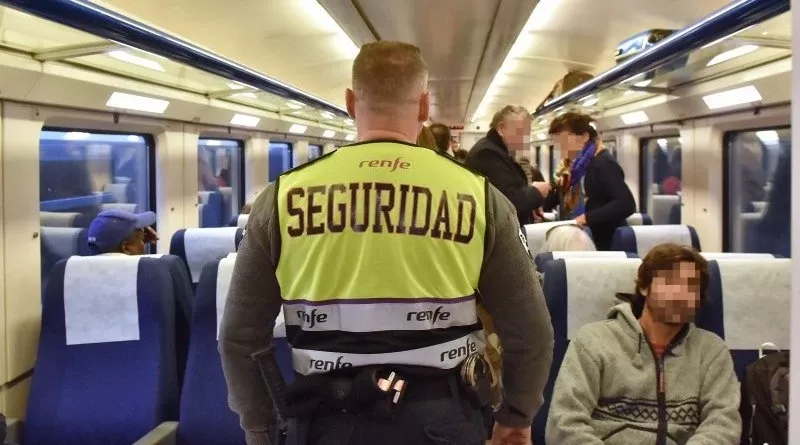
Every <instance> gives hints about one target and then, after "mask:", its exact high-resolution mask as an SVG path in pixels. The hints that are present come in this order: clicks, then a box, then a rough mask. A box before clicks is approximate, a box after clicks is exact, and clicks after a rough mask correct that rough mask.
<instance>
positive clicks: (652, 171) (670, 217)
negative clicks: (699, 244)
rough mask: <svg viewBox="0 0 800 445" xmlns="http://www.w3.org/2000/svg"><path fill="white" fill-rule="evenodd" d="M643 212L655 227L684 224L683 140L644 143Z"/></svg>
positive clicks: (664, 138)
mask: <svg viewBox="0 0 800 445" xmlns="http://www.w3.org/2000/svg"><path fill="white" fill-rule="evenodd" d="M640 149H641V169H642V170H641V171H642V174H641V176H640V177H641V194H640V197H641V199H640V203H641V204H640V211H641V212H642V213H648V214H649V215H650V217H651V218H652V219H653V224H680V223H681V138H680V137H679V136H677V135H675V136H662V137H657V138H646V139H642V140H641V146H640Z"/></svg>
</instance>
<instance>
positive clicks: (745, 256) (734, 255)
mask: <svg viewBox="0 0 800 445" xmlns="http://www.w3.org/2000/svg"><path fill="white" fill-rule="evenodd" d="M700 255H701V256H702V257H703V258H705V259H706V260H708V261H712V260H765V259H770V258H775V255H773V254H771V253H738V252H700Z"/></svg>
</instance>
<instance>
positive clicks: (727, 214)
mask: <svg viewBox="0 0 800 445" xmlns="http://www.w3.org/2000/svg"><path fill="white" fill-rule="evenodd" d="M791 129H792V126H791V124H788V125H772V126H768V127H749V128H737V129H734V130H727V131H725V132H724V133H722V251H723V252H730V251H731V249H732V247H733V243H732V242H731V241H732V240H731V224H730V222H731V216H732V209H731V171H730V162H731V144H730V142H731V139H733V137H735V136H736V135H737V134H740V133H755V132H758V131H771V130H775V131H777V130H789V131H790V132H791ZM765 179H767V180H768V179H769V178H765ZM790 211H791V209H790ZM789 218H790V220H791V215H790V217H789Z"/></svg>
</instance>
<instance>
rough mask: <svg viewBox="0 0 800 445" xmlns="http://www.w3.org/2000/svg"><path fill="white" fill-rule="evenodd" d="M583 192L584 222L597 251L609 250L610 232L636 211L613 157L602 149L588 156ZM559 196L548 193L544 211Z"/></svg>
mask: <svg viewBox="0 0 800 445" xmlns="http://www.w3.org/2000/svg"><path fill="white" fill-rule="evenodd" d="M583 190H584V193H585V195H586V206H585V209H586V212H585V213H584V214H585V215H586V223H587V225H588V226H589V228H590V229H591V231H592V238H593V239H594V244H595V246H596V247H597V250H610V249H611V241H612V239H613V238H614V232H615V231H616V230H617V228H618V227H622V226H626V225H627V222H626V221H625V220H626V219H627V218H628V217H629V216H631V215H632V214H633V213H634V212H636V201H634V199H633V194H632V193H631V190H630V188H628V185H627V184H625V173H624V172H623V171H622V167H620V166H619V164H618V163H617V161H616V160H615V159H614V156H613V155H612V154H611V153H609V152H608V151H607V150H603V151H601V152H600V153H598V154H597V156H595V158H594V159H592V162H591V163H590V164H589V168H588V169H587V170H586V175H585V176H584V177H583ZM558 203H559V197H558V194H557V193H556V192H553V193H551V195H550V197H549V199H548V200H547V205H545V210H550V208H552V207H555V206H557V205H558Z"/></svg>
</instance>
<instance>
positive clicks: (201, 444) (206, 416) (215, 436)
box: [177, 255, 292, 445]
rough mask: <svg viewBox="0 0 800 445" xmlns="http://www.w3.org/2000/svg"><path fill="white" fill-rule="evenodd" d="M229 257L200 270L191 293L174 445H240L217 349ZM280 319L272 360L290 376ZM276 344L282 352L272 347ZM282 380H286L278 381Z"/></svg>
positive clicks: (241, 438)
mask: <svg viewBox="0 0 800 445" xmlns="http://www.w3.org/2000/svg"><path fill="white" fill-rule="evenodd" d="M235 260H236V258H235V255H229V256H228V257H227V258H224V259H222V260H218V261H212V262H210V263H208V264H206V265H205V267H204V268H203V272H202V274H201V277H200V283H199V285H198V287H197V304H196V305H195V310H194V318H193V320H192V341H191V349H190V351H189V362H188V366H187V374H186V380H185V381H184V387H183V391H182V393H181V412H180V423H179V424H178V428H177V435H178V444H180V445H184V444H186V445H234V444H242V445H244V443H245V441H244V433H243V432H242V429H241V427H240V426H239V418H238V416H237V415H236V414H234V413H233V412H232V411H231V410H230V408H229V407H228V403H227V394H228V392H227V387H226V384H225V376H224V374H223V372H222V363H221V361H220V357H219V352H218V349H217V338H218V332H219V331H218V330H219V323H220V321H221V320H222V313H223V310H224V307H225V301H226V299H227V295H228V289H229V286H230V280H231V276H232V273H233V266H234V263H235ZM282 320H283V317H282V314H281V315H280V316H279V319H278V320H277V323H276V328H275V330H274V335H275V337H276V358H277V359H278V363H279V365H280V366H281V370H282V371H284V370H285V369H286V367H287V366H288V368H289V369H290V370H291V365H292V363H291V355H290V353H289V350H288V349H287V348H286V347H285V345H286V343H285V342H286V340H285V337H286V333H285V328H284V327H283V322H282ZM278 344H282V347H277V346H278ZM284 379H286V376H285V375H284Z"/></svg>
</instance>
